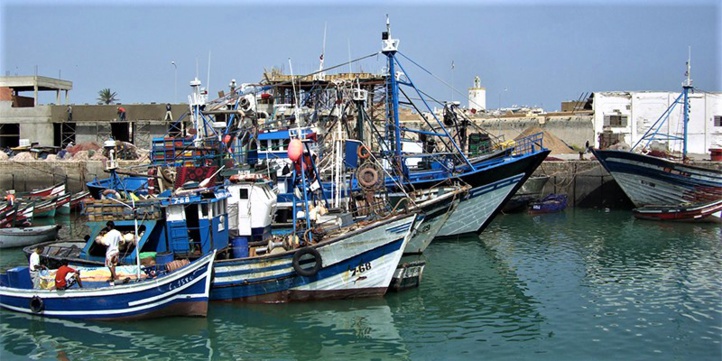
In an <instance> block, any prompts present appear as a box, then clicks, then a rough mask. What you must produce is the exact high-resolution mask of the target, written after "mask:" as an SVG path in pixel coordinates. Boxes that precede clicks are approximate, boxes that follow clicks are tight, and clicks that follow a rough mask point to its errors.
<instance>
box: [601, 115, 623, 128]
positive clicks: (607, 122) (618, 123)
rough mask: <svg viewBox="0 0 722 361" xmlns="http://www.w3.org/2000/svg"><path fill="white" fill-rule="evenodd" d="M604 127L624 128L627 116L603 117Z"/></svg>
mask: <svg viewBox="0 0 722 361" xmlns="http://www.w3.org/2000/svg"><path fill="white" fill-rule="evenodd" d="M604 126H609V127H626V126H627V116H626V115H605V116H604Z"/></svg>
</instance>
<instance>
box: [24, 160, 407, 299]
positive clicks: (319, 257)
mask: <svg viewBox="0 0 722 361" xmlns="http://www.w3.org/2000/svg"><path fill="white" fill-rule="evenodd" d="M109 163H110V164H112V160H111V162H109ZM306 167H308V166H306ZM306 167H304V168H306ZM303 177H304V176H301V179H299V180H298V182H297V183H298V184H299V186H301V185H303V184H306V179H305V178H303ZM201 183H203V182H201ZM200 186H201V184H198V183H196V184H193V185H190V186H189V187H186V188H180V189H176V190H175V191H173V192H170V191H167V195H162V194H161V195H159V196H158V197H155V198H149V199H145V200H138V201H135V205H134V206H133V207H132V208H131V207H124V206H122V205H120V204H119V203H124V202H128V200H125V199H122V197H121V199H103V200H96V201H93V202H88V204H87V205H86V213H87V214H88V218H89V222H88V226H89V228H90V231H91V233H90V234H89V235H88V237H87V240H86V241H72V242H71V241H61V242H53V243H46V244H43V246H44V250H43V253H42V254H41V255H40V256H41V258H42V259H43V260H44V261H45V262H46V263H50V264H57V263H58V262H60V261H61V260H63V259H66V260H69V261H70V262H71V263H73V264H82V265H96V266H97V265H102V264H103V261H104V255H105V249H106V248H105V247H104V246H103V245H102V244H99V243H98V242H96V241H95V238H96V237H97V235H99V234H100V233H101V232H102V229H103V228H104V225H105V223H106V222H107V221H108V220H113V221H114V223H115V227H116V228H117V229H118V230H119V231H121V233H124V234H128V233H131V232H132V231H133V229H134V228H137V227H140V228H142V229H143V230H142V231H141V232H139V233H138V243H137V246H135V244H134V243H133V242H129V243H126V244H122V245H121V247H120V252H121V254H120V261H121V263H123V264H137V263H146V264H150V263H155V264H156V265H162V264H168V263H170V262H173V261H174V260H175V259H177V258H179V257H189V258H193V257H198V256H200V255H202V254H207V253H208V252H211V251H214V250H218V251H219V252H220V253H219V257H217V259H216V260H215V262H214V266H213V267H214V277H213V281H212V284H211V294H210V297H211V299H212V300H231V299H238V300H243V301H247V302H273V303H275V302H290V301H299V300H316V299H329V298H349V297H367V296H380V295H383V294H384V293H385V292H386V291H387V289H388V287H389V284H390V282H391V279H392V276H393V274H394V271H395V269H396V266H397V265H398V263H399V259H400V258H401V255H402V253H403V249H404V247H405V245H406V243H407V242H408V239H409V238H410V234H411V232H412V231H413V230H414V229H415V228H414V225H415V221H416V217H417V212H415V211H410V212H406V211H404V212H398V213H388V214H385V215H383V216H382V215H379V214H375V215H369V217H366V218H354V217H352V216H351V215H350V214H348V213H333V212H329V214H326V215H325V216H324V217H322V218H319V219H313V220H312V219H311V215H312V214H314V212H311V209H310V207H309V206H308V200H309V199H312V198H313V197H312V196H311V195H310V194H309V193H307V192H308V187H301V188H300V189H299V192H298V194H299V196H298V197H297V198H296V201H297V202H298V204H299V208H298V210H299V212H301V213H302V217H301V218H299V222H294V225H298V226H296V227H294V229H293V231H292V232H291V233H288V234H285V235H281V236H276V237H274V238H268V234H269V233H270V232H267V230H270V218H271V217H270V215H271V212H272V210H273V205H274V204H275V201H276V199H275V194H273V193H272V192H270V190H269V188H268V185H267V184H266V183H264V182H243V183H241V184H238V185H237V186H234V185H228V187H226V186H212V187H209V188H206V187H200ZM256 196H258V197H256ZM231 197H234V198H237V200H236V206H235V209H236V210H237V212H236V215H234V218H235V217H237V221H234V222H233V223H236V224H238V226H237V229H234V231H235V234H236V235H234V236H231V234H230V233H229V231H230V227H231V224H232V222H229V221H228V217H229V216H230V215H229V213H228V209H233V207H229V206H228V205H227V203H231V199H230V198H231ZM251 202H253V203H251ZM126 204H127V203H126ZM251 210H253V213H251V212H250V211H251ZM119 213H121V214H119ZM249 217H250V218H253V217H259V218H263V219H265V221H264V222H267V223H269V224H267V225H260V226H257V225H254V223H249ZM136 221H139V222H140V225H138V224H136V223H135V222H136ZM301 225H305V226H301ZM245 227H247V229H244V228H245ZM249 233H250V234H249ZM124 238H125V237H124ZM131 239H132V238H131ZM231 239H232V241H230V240H231ZM229 241H230V242H229ZM136 249H137V251H138V256H134V255H133V253H135V252H134V251H135V250H136ZM31 251H32V250H31V248H29V247H26V248H24V252H26V253H29V252H31ZM151 253H152V254H153V256H150V257H148V258H151V260H149V261H146V258H143V259H142V260H141V257H142V256H140V255H143V254H151Z"/></svg>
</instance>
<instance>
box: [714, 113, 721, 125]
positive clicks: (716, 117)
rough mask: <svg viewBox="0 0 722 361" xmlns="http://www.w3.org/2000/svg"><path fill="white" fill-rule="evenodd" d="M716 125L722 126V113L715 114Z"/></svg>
mask: <svg viewBox="0 0 722 361" xmlns="http://www.w3.org/2000/svg"><path fill="white" fill-rule="evenodd" d="M714 126H715V127H722V115H715V116H714Z"/></svg>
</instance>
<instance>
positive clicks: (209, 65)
mask: <svg viewBox="0 0 722 361" xmlns="http://www.w3.org/2000/svg"><path fill="white" fill-rule="evenodd" d="M210 89H211V51H210V50H208V76H207V78H206V90H210Z"/></svg>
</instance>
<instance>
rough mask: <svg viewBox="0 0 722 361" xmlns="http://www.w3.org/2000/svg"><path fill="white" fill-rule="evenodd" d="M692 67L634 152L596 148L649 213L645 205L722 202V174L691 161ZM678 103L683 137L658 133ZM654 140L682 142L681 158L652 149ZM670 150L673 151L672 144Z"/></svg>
mask: <svg viewBox="0 0 722 361" xmlns="http://www.w3.org/2000/svg"><path fill="white" fill-rule="evenodd" d="M689 64H690V62H689V61H687V73H686V74H687V79H686V81H685V82H684V84H683V87H682V93H681V94H680V95H679V97H677V99H676V100H675V101H674V103H673V104H672V105H671V106H670V107H669V108H668V109H667V110H666V111H665V112H664V114H662V116H661V117H660V118H659V119H658V120H657V121H656V122H655V123H654V124H653V125H652V126H651V127H650V128H649V130H647V132H646V133H645V135H644V136H643V137H642V138H641V139H640V141H638V142H637V143H636V144H635V145H634V146H633V147H632V149H631V150H629V151H627V150H612V149H603V150H601V149H592V153H594V156H595V157H596V158H597V160H598V161H599V162H600V163H601V164H602V166H604V169H606V170H607V172H609V174H611V175H612V177H614V180H615V181H616V182H617V184H619V186H620V187H621V188H622V190H623V191H624V193H625V194H626V195H627V196H628V197H629V199H630V200H631V201H632V203H634V205H635V206H636V207H637V208H639V209H644V210H645V212H647V211H649V209H650V208H643V207H645V206H656V207H660V206H661V207H667V208H669V207H672V208H675V207H676V208H686V206H685V205H689V204H694V205H697V206H700V205H705V204H709V203H710V202H712V203H714V202H716V201H719V200H721V199H722V171H720V170H719V169H713V168H704V167H700V166H695V165H691V164H690V162H689V159H688V158H687V140H688V139H687V127H688V123H689V121H690V119H689V112H690V106H689V93H690V91H691V90H692V89H693V87H692V80H691V79H690V66H689ZM677 104H682V106H683V109H682V125H683V128H684V129H683V135H682V136H678V135H674V134H661V133H660V134H658V132H659V131H660V130H661V129H663V127H662V126H663V125H664V124H665V123H666V122H667V120H668V118H669V116H670V114H671V113H672V110H673V109H674V108H675V106H676V105H677ZM653 140H662V141H665V140H666V141H668V142H669V143H671V141H681V142H682V153H681V159H674V158H672V157H670V156H669V155H668V154H667V153H666V152H661V151H658V150H654V149H651V147H648V146H649V145H651V142H652V141H653ZM642 141H647V143H646V146H644V147H643V148H642V149H641V152H635V151H634V150H635V149H637V147H638V146H639V145H640V144H641V143H642ZM668 147H669V148H671V146H670V145H668ZM712 217H714V215H712Z"/></svg>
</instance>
